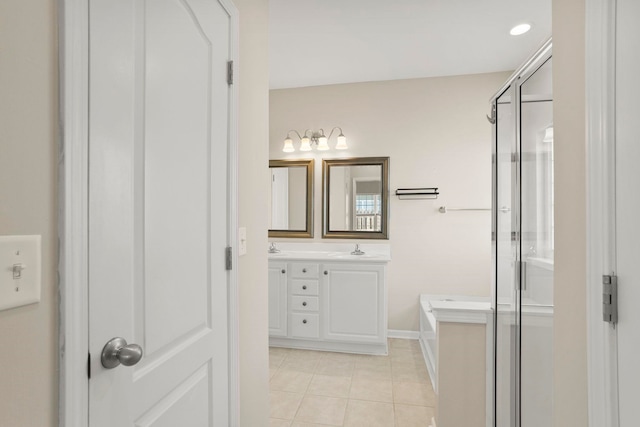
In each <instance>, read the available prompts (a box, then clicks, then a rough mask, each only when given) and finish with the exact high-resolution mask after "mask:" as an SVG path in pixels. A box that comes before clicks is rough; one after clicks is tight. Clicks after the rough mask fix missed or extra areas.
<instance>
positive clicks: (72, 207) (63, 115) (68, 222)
mask: <svg viewBox="0 0 640 427" xmlns="http://www.w3.org/2000/svg"><path fill="white" fill-rule="evenodd" d="M218 1H220V3H221V4H222V5H223V7H224V8H225V9H226V10H227V12H228V13H229V15H230V16H231V29H232V30H231V34H230V36H231V59H232V60H233V61H234V64H235V65H236V72H235V76H234V84H233V85H231V86H230V101H229V102H230V105H229V114H230V123H229V135H230V138H229V159H228V162H229V190H230V191H229V221H230V224H229V230H228V239H229V242H228V244H229V245H231V246H233V247H234V250H233V260H232V262H233V266H234V269H233V270H231V272H230V277H229V290H228V291H229V295H228V313H229V380H230V385H229V422H230V425H231V426H237V425H238V419H239V379H238V376H239V375H238V360H239V358H238V351H239V350H238V340H239V330H238V287H237V282H238V273H237V270H236V267H235V266H237V265H238V262H237V256H238V255H237V250H235V248H236V246H237V245H236V244H235V242H236V241H237V224H238V209H237V206H238V200H237V195H238V177H237V176H238V160H237V159H238V148H237V140H238V81H239V79H238V72H237V68H238V67H237V65H238V49H239V40H238V11H237V9H236V7H235V6H234V4H233V2H232V1H231V0H218ZM58 6H59V7H58V28H59V30H58V35H59V61H60V62H59V63H60V67H59V68H60V103H59V108H60V129H61V135H60V141H61V142H60V148H59V160H58V167H59V169H58V170H59V185H58V190H59V196H58V197H59V206H60V207H59V216H58V217H59V224H58V227H59V228H58V229H59V231H58V236H59V242H60V261H59V267H58V268H59V275H60V279H59V280H60V308H59V316H60V317H59V321H60V332H59V344H60V347H59V355H60V362H59V363H60V377H59V379H60V387H59V395H60V399H59V426H60V427H86V426H87V423H88V419H89V379H88V376H87V363H88V351H89V350H88V349H89V327H88V326H89V312H88V306H89V304H88V290H89V287H88V260H89V259H88V256H87V255H88V253H87V251H88V225H89V222H88V178H89V170H88V164H89V163H88V159H89V157H88V154H89V153H88V127H89V114H88V107H89V43H88V41H89V0H61V1H59V3H58Z"/></svg>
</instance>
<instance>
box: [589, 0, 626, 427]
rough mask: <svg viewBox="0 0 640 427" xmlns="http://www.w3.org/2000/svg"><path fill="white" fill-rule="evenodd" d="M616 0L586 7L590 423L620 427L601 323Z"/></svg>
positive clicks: (610, 231)
mask: <svg viewBox="0 0 640 427" xmlns="http://www.w3.org/2000/svg"><path fill="white" fill-rule="evenodd" d="M615 10H616V2H615V0H587V3H586V86H587V87H586V111H587V265H588V271H587V338H588V350H587V353H588V368H587V369H588V381H589V390H588V397H589V404H588V407H589V425H590V426H591V427H617V426H618V425H619V420H618V384H617V380H618V373H617V335H616V330H615V329H614V328H612V327H611V326H610V325H609V324H607V323H605V322H604V321H603V320H602V275H603V274H610V273H613V272H614V271H615V27H616V26H615V20H616V12H615Z"/></svg>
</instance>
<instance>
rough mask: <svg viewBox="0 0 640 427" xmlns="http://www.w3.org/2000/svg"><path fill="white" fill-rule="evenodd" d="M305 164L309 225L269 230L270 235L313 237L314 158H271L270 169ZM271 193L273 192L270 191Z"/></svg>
mask: <svg viewBox="0 0 640 427" xmlns="http://www.w3.org/2000/svg"><path fill="white" fill-rule="evenodd" d="M291 166H305V167H306V168H307V203H306V205H307V218H306V222H307V226H306V228H305V229H304V230H271V229H270V230H269V237H299V238H304V237H313V172H314V161H313V159H299V160H269V169H271V168H286V167H291ZM269 194H271V192H269Z"/></svg>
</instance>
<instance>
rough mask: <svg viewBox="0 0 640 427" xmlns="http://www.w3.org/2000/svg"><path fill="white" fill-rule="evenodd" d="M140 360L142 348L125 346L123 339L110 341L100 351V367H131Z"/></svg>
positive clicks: (133, 345)
mask: <svg viewBox="0 0 640 427" xmlns="http://www.w3.org/2000/svg"><path fill="white" fill-rule="evenodd" d="M140 359H142V347H140V346H139V345H138V344H127V341H126V340H125V339H124V338H113V339H111V340H110V341H109V342H108V343H107V344H106V345H105V346H104V348H103V349H102V357H101V358H100V361H101V362H102V366H104V367H105V368H107V369H113V368H115V367H117V366H118V365H120V364H122V365H124V366H133V365H135V364H136V363H138V362H139V361H140Z"/></svg>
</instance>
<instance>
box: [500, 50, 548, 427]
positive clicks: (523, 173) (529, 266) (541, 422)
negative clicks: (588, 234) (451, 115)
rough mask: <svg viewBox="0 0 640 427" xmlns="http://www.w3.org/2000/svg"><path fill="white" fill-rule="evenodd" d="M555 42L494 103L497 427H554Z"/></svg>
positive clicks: (528, 63) (537, 56)
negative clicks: (552, 55)
mask: <svg viewBox="0 0 640 427" xmlns="http://www.w3.org/2000/svg"><path fill="white" fill-rule="evenodd" d="M551 67H552V60H551V42H550V41H548V42H547V43H546V44H545V45H544V46H543V47H542V48H541V49H540V51H539V52H538V53H537V54H536V55H535V56H534V57H532V58H531V59H530V60H529V61H528V62H527V63H526V64H525V65H524V66H523V67H522V68H521V69H520V70H518V72H517V73H514V75H513V77H512V78H511V79H510V80H509V82H508V83H507V85H505V87H506V89H503V91H502V93H499V94H498V95H497V96H496V98H494V105H495V108H496V114H495V117H496V122H495V125H494V136H495V141H494V142H495V146H494V155H495V157H494V204H493V210H494V224H493V230H494V233H495V245H494V262H495V270H494V272H495V279H494V309H495V318H494V319H495V329H494V332H495V366H494V368H495V389H494V391H495V395H494V398H495V412H494V416H495V426H496V427H539V426H550V425H552V424H553V404H552V402H553V381H552V380H553V260H554V256H553V251H554V244H553V236H554V222H553V209H554V201H553V200H554V194H553V180H554V178H553V176H554V175H553V167H554V164H553V97H552V81H551Z"/></svg>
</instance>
